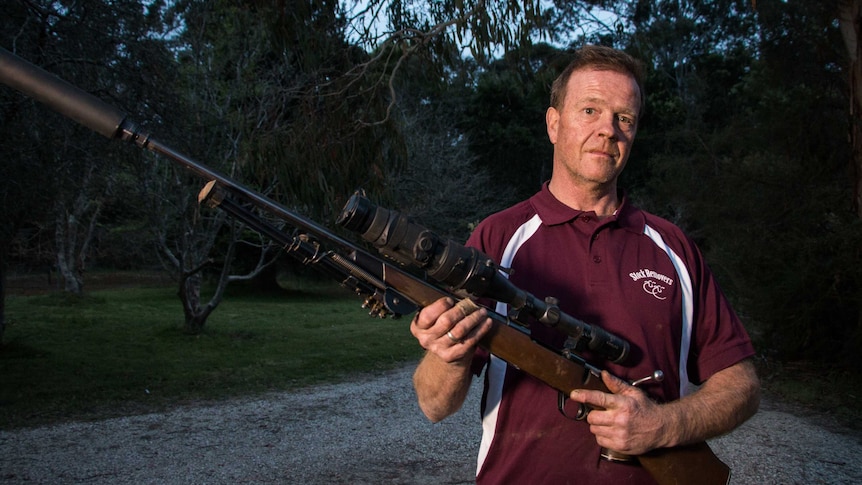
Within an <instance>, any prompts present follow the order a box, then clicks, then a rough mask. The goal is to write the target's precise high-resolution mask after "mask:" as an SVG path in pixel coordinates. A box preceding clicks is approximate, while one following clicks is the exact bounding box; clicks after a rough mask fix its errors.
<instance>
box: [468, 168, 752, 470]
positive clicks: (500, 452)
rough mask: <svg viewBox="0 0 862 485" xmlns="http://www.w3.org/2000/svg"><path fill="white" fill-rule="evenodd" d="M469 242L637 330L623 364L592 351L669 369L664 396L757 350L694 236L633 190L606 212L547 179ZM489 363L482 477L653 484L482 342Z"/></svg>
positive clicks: (538, 291) (547, 291) (555, 338)
mask: <svg viewBox="0 0 862 485" xmlns="http://www.w3.org/2000/svg"><path fill="white" fill-rule="evenodd" d="M467 244H468V245H470V246H475V247H476V248H478V249H480V250H481V251H483V252H484V253H486V254H488V255H489V256H491V257H492V258H493V259H494V260H495V261H497V262H499V263H500V264H501V265H502V266H504V267H510V268H512V270H513V271H512V273H511V275H510V277H509V278H510V279H511V280H512V282H513V283H514V284H515V285H516V286H518V287H519V288H521V289H523V290H526V291H528V292H530V293H532V294H533V295H535V296H536V297H539V298H540V299H543V298H545V297H547V296H552V297H556V298H557V299H558V300H559V305H560V308H561V310H562V311H564V312H566V313H568V314H570V315H572V316H574V317H577V318H579V319H581V320H584V321H585V322H587V323H589V324H591V325H597V326H599V327H602V328H604V329H605V330H608V331H610V332H612V333H614V334H616V335H619V336H621V337H623V338H625V339H626V340H628V341H629V342H630V344H631V349H632V351H631V355H630V357H629V358H628V359H627V360H626V361H625V362H623V363H622V364H619V365H617V364H612V363H609V362H606V361H602V360H599V359H594V358H592V356H590V355H589V354H584V355H585V356H586V357H587V358H588V361H590V362H591V363H593V364H594V365H597V366H598V367H600V368H606V369H608V370H609V371H610V372H612V373H613V374H615V375H617V376H618V377H621V378H623V379H626V380H629V381H631V380H635V379H639V378H642V377H645V376H648V375H650V374H652V373H653V371H655V370H661V371H663V372H664V375H665V379H664V381H663V382H661V383H649V384H647V385H646V386H644V390H645V391H647V392H648V393H649V395H650V396H651V397H652V398H653V399H655V400H657V401H659V402H665V401H670V400H674V399H678V398H679V397H680V396H681V395H682V394H684V393H685V392H686V389H687V388H688V385H689V382H691V383H694V384H699V383H702V382H703V381H705V380H706V379H708V378H709V377H710V376H711V375H712V374H714V373H716V372H718V371H720V370H722V369H725V368H727V367H729V366H731V365H733V364H735V363H737V362H739V361H741V360H743V359H745V358H746V357H749V356H751V355H753V354H754V349H753V347H752V345H751V342H750V340H749V338H748V335H747V334H746V332H745V329H744V328H743V326H742V324H741V323H740V321H739V319H738V317H737V316H736V314H735V313H734V311H733V310H732V308H731V307H730V305H729V303H728V301H727V299H726V298H725V296H724V295H723V294H722V292H721V290H720V288H719V287H718V284H717V282H716V281H715V278H714V277H713V275H712V273H711V272H710V270H709V268H708V267H707V264H706V262H705V261H704V260H703V256H702V254H701V252H700V251H699V249H698V248H697V247H696V246H695V244H694V243H693V242H692V241H691V240H690V239H689V238H688V237H686V236H685V235H684V234H683V233H682V231H681V230H680V229H679V228H677V227H676V226H674V225H673V224H671V223H670V222H668V221H666V220H664V219H661V218H659V217H656V216H653V215H651V214H649V213H646V212H644V211H642V210H639V209H637V208H636V207H634V206H632V205H631V204H630V203H628V201H627V200H625V199H624V200H623V203H622V205H621V206H620V209H619V210H618V212H617V214H615V215H614V216H611V217H605V218H598V217H596V214H595V213H594V212H582V211H577V210H574V209H572V208H570V207H568V206H566V205H564V204H563V203H561V202H560V201H558V200H557V199H556V198H554V196H553V195H552V194H551V193H550V191H549V190H548V186H547V184H545V186H544V187H543V188H542V190H541V191H540V192H539V193H537V194H536V195H534V196H533V197H532V198H530V199H529V200H526V201H524V202H522V203H520V204H518V205H515V206H513V207H511V208H509V209H507V210H505V211H503V212H500V213H497V214H494V215H492V216H490V217H488V218H487V219H485V220H484V221H482V223H480V224H479V226H478V227H477V228H476V231H475V232H474V233H473V235H472V236H471V237H470V240H469V241H468V243H467ZM498 311H500V312H505V311H506V310H505V307H500V308H498ZM532 336H533V338H534V339H535V340H539V341H542V342H544V343H546V344H548V345H551V346H553V347H558V346H560V345H561V344H562V342H563V340H564V339H565V337H564V336H562V335H560V334H559V333H558V332H556V331H554V330H551V329H548V328H546V327H544V326H542V325H540V324H535V325H533V328H532ZM483 368H484V369H485V370H486V372H485V390H484V393H483V398H482V419H483V430H484V431H483V438H482V445H481V447H480V451H479V462H478V469H477V483H480V484H481V483H493V484H499V483H518V484H529V483H541V484H556V483H582V484H589V485H600V484H605V483H606V484H614V485H616V484H619V483H654V482H653V480H652V479H651V477H650V476H649V475H648V474H647V473H646V472H645V471H644V470H643V469H642V468H640V467H638V466H634V465H625V464H618V463H610V462H607V461H604V460H601V459H600V457H599V453H600V450H599V447H598V445H597V444H596V441H595V438H594V437H593V436H592V434H591V433H590V432H589V426H588V425H587V424H585V423H584V422H577V421H572V420H569V419H567V418H565V417H563V416H562V415H561V414H560V413H559V412H558V410H557V396H558V393H557V391H556V390H554V389H552V388H550V387H548V386H546V385H544V384H543V383H541V382H539V381H537V380H536V379H534V378H532V377H531V376H528V375H525V374H524V373H522V372H520V371H519V370H517V369H515V368H513V367H511V366H508V365H507V364H505V363H504V362H502V361H500V360H499V359H497V358H496V357H494V358H489V356H488V355H487V353H485V352H482V351H479V352H477V356H476V361H475V366H474V370H475V371H476V373H477V375H478V374H479V373H480V372H481V371H482V369H483Z"/></svg>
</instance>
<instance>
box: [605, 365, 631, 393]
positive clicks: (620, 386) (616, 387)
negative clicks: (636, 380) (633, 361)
mask: <svg viewBox="0 0 862 485" xmlns="http://www.w3.org/2000/svg"><path fill="white" fill-rule="evenodd" d="M602 382H604V383H605V385H606V386H607V387H608V390H609V391H611V392H612V393H614V394H621V393H623V392H624V391H626V390H627V389H629V388H631V387H632V386H631V384H629V383H628V382H626V381H624V380H622V379H620V378H619V377H617V376H615V375H613V374H611V373H610V372H608V371H606V370H603V371H602Z"/></svg>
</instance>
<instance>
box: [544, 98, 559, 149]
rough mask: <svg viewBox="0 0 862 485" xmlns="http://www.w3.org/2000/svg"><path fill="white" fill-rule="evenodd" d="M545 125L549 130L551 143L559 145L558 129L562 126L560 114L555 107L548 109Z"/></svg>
mask: <svg viewBox="0 0 862 485" xmlns="http://www.w3.org/2000/svg"><path fill="white" fill-rule="evenodd" d="M545 125H546V127H547V130H548V139H549V140H551V143H552V144H554V145H556V144H557V129H558V128H559V125H560V112H559V111H557V110H556V108H554V107H553V106H551V107H550V108H548V110H547V111H546V112H545Z"/></svg>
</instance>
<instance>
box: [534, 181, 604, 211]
mask: <svg viewBox="0 0 862 485" xmlns="http://www.w3.org/2000/svg"><path fill="white" fill-rule="evenodd" d="M548 190H550V191H551V194H552V195H553V196H554V197H555V198H556V199H557V200H559V201H560V202H562V203H563V204H565V205H567V206H569V207H571V208H572V209H575V210H579V211H585V212H595V213H596V215H597V216H599V217H608V216H611V215H613V214H614V213H616V211H617V209H619V207H620V199H619V196H618V195H617V187H616V183H612V184H607V185H602V186H597V187H592V188H588V189H587V188H583V187H578V186H566V185H564V184H560V183H557V184H555V183H554V180H553V179H551V182H550V183H549V184H548Z"/></svg>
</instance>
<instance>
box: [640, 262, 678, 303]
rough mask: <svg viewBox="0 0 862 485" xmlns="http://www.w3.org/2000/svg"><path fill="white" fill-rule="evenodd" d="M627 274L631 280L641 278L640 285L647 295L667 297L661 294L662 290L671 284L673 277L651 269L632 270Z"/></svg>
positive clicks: (659, 297) (660, 298)
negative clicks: (641, 282)
mask: <svg viewBox="0 0 862 485" xmlns="http://www.w3.org/2000/svg"><path fill="white" fill-rule="evenodd" d="M629 276H630V277H631V279H632V281H641V280H643V285H642V287H643V290H644V292H645V293H646V294H648V295H652V296H654V297H656V298H657V299H659V300H665V299H667V297H666V296H664V295H663V293H664V290H665V289H666V288H667V287H668V286H673V279H671V278H669V277H668V276H665V275H663V274H661V273H658V272H656V271H653V270H651V269H641V270H638V271H632V272H631V273H629Z"/></svg>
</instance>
